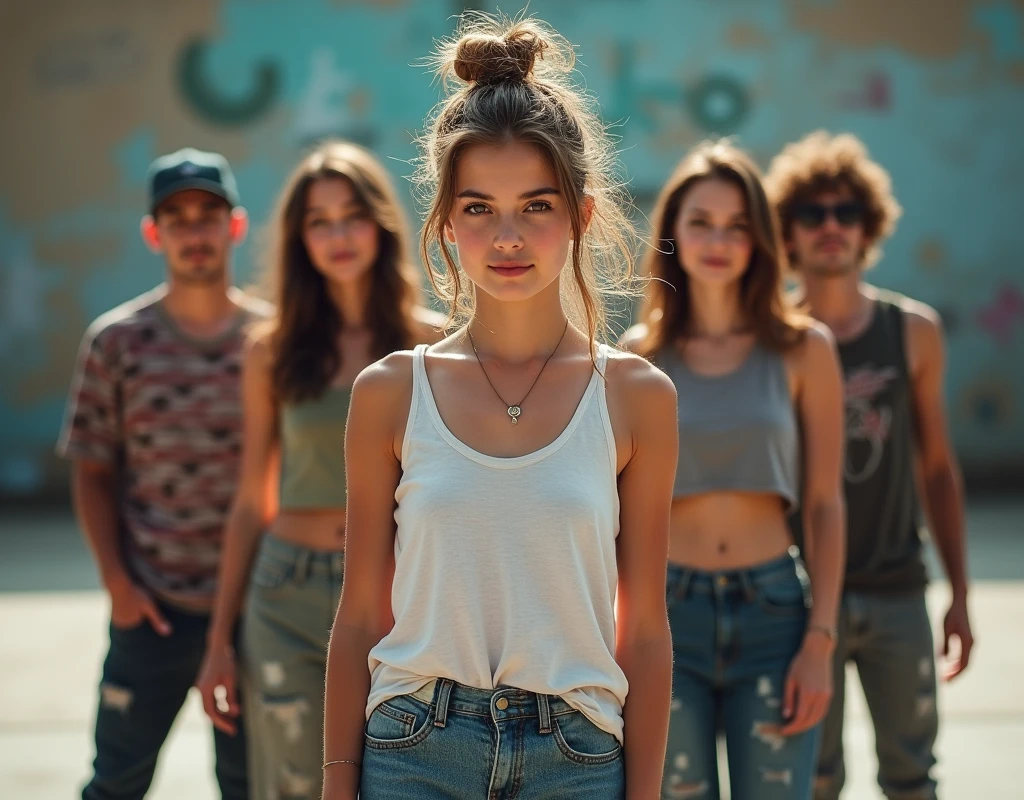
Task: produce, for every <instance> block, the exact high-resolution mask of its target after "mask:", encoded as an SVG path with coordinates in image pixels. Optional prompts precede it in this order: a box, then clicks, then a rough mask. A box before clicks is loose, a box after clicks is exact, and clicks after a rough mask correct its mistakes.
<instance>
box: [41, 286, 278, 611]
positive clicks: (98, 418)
mask: <svg viewBox="0 0 1024 800" xmlns="http://www.w3.org/2000/svg"><path fill="white" fill-rule="evenodd" d="M165 293H166V289H165V288H164V287H158V288H157V289H155V290H153V291H151V292H147V293H146V294H144V295H142V296H141V297H138V298H136V299H135V300H131V301H129V302H127V303H125V304H124V305H121V306H119V307H118V308H115V309H114V310H112V311H110V312H108V313H106V314H104V315H103V316H101V317H100V318H99V319H97V320H96V321H95V322H94V323H93V324H92V325H91V326H90V327H89V330H88V331H86V334H85V337H84V339H83V341H82V346H81V350H80V352H79V356H78V363H77V366H76V369H75V375H74V380H73V383H72V389H71V396H70V398H69V402H68V408H67V414H66V417H65V421H64V428H63V430H62V432H61V438H60V443H59V444H58V448H57V449H58V452H59V453H60V454H61V455H62V456H64V457H65V458H71V459H89V460H95V461H104V462H110V463H114V464H116V465H117V467H118V476H119V485H120V493H119V498H118V499H119V507H120V521H121V532H120V533H121V536H122V541H123V544H124V555H125V560H126V563H127V566H128V568H129V570H130V571H131V572H132V574H133V575H134V577H135V578H136V579H137V580H138V581H139V582H140V583H141V584H142V585H143V586H145V587H147V588H148V589H150V590H151V591H152V592H153V593H154V594H155V595H157V596H158V597H160V598H161V599H163V600H165V601H167V602H169V603H172V604H174V605H176V606H180V607H183V608H186V609H193V610H207V609H209V608H210V606H211V605H212V602H213V595H214V590H215V588H216V578H217V566H218V563H219V561H220V553H221V541H222V537H223V529H224V523H225V521H226V518H227V514H228V510H229V508H230V506H231V502H232V499H233V496H234V493H235V488H236V482H237V479H238V471H239V463H240V458H239V456H240V453H241V439H242V403H241V380H240V375H241V366H242V358H243V346H244V343H245V337H246V332H247V328H248V327H249V325H250V324H251V323H253V322H255V321H258V320H260V319H262V318H265V317H266V316H267V315H268V314H269V311H270V309H269V306H267V304H265V303H263V302H262V301H260V300H256V299H254V298H251V297H248V296H247V295H245V294H243V293H242V292H239V291H234V292H233V294H232V299H233V300H234V301H235V302H236V303H237V304H238V305H239V307H240V311H239V314H238V317H237V320H236V321H235V323H234V324H233V325H232V326H231V327H230V328H229V330H227V331H226V332H225V333H224V334H222V335H221V336H218V337H216V338H215V339H209V340H201V339H196V338H193V337H190V336H189V335H188V334H187V333H185V332H184V331H182V330H181V329H179V328H178V326H177V325H175V323H174V321H173V320H172V319H171V317H170V316H169V315H168V314H167V312H166V311H165V309H164V307H163V303H162V302H161V301H162V299H163V296H164V294H165Z"/></svg>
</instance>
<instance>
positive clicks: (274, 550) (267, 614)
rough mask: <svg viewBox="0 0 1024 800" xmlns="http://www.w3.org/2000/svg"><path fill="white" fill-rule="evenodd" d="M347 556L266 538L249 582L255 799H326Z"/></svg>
mask: <svg viewBox="0 0 1024 800" xmlns="http://www.w3.org/2000/svg"><path fill="white" fill-rule="evenodd" d="M344 567H345V555H344V553H341V552H329V551H321V550H311V549H308V548H305V547H298V546H296V545H294V544H290V543H289V542H285V541H282V540H281V539H277V538H275V537H273V536H271V535H269V534H267V535H264V537H263V541H262V542H261V544H260V551H259V555H258V556H257V557H256V564H255V566H254V567H253V571H252V577H251V578H250V580H249V598H248V602H247V603H246V608H245V617H244V621H243V625H242V661H243V664H244V672H245V677H246V687H247V688H248V697H249V714H248V729H247V730H248V735H249V763H250V765H251V767H250V781H251V789H252V793H251V796H252V800H273V798H281V800H285V798H287V800H318V799H319V797H320V795H321V794H322V792H323V758H322V757H323V749H324V680H325V678H326V674H327V641H328V639H329V637H330V633H331V625H332V623H333V622H334V612H335V610H336V609H337V607H338V597H339V595H340V594H341V579H342V575H343V574H344Z"/></svg>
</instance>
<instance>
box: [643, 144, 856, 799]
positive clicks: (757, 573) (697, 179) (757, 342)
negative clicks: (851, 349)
mask: <svg viewBox="0 0 1024 800" xmlns="http://www.w3.org/2000/svg"><path fill="white" fill-rule="evenodd" d="M652 219H653V228H654V233H653V238H654V241H653V242H652V243H651V244H652V247H651V249H650V251H649V252H648V253H647V254H646V259H645V268H646V272H647V274H648V275H649V276H650V277H651V278H652V281H651V283H650V285H649V287H648V292H647V297H646V302H645V304H644V307H643V310H642V313H641V319H642V321H641V323H640V324H639V325H637V326H635V327H634V328H632V329H630V330H629V331H628V332H627V334H626V336H625V337H624V340H623V344H624V346H626V347H628V348H629V349H632V350H634V351H636V352H639V353H641V354H643V355H645V356H647V357H649V358H650V359H651V360H652V361H653V362H654V363H655V364H657V365H658V366H659V367H661V369H662V370H664V371H665V372H666V373H667V374H668V375H669V377H671V378H672V381H673V383H674V384H675V386H676V391H677V393H678V398H679V408H678V416H679V442H680V446H679V455H678V463H677V468H676V477H675V486H674V490H673V502H672V515H671V535H670V542H669V571H668V588H667V597H668V602H669V621H670V624H671V628H672V637H673V649H674V653H675V659H674V662H675V663H674V670H673V702H672V714H671V723H670V733H669V746H668V754H667V759H666V764H665V774H664V778H663V789H662V791H663V797H666V798H670V797H708V798H716V797H718V774H717V772H718V768H717V753H716V747H715V742H716V728H717V727H718V726H719V725H720V726H721V727H722V729H724V733H725V736H726V740H727V745H728V754H729V776H730V784H731V788H732V796H733V797H734V798H736V799H737V800H749V799H750V798H757V800H773V799H776V798H777V799H780V800H781V798H787V799H789V798H809V797H810V792H811V785H812V780H813V775H814V761H815V753H816V748H817V727H816V726H817V725H818V723H819V722H820V720H821V719H822V717H823V715H824V713H825V710H826V708H827V707H828V701H829V696H830V693H831V680H832V679H831V649H832V647H833V643H834V640H835V624H836V613H837V602H838V596H839V588H840V583H841V580H842V563H843V553H844V533H843V513H842V496H841V489H840V473H839V470H840V463H841V455H842V425H843V420H842V388H841V382H840V375H839V367H838V362H837V358H836V354H835V349H834V346H833V343H832V341H831V338H830V336H829V334H828V332H827V331H826V329H824V328H823V327H821V326H819V325H817V324H816V323H813V322H812V321H810V320H809V319H807V318H805V317H803V316H801V315H798V314H797V313H795V311H794V310H793V309H791V308H789V307H788V306H787V304H786V302H785V300H784V295H783V290H782V269H783V263H784V261H783V255H782V253H783V251H782V247H781V243H780V237H779V229H778V223H777V221H776V218H775V215H774V212H773V210H772V208H771V206H770V205H769V203H768V200H767V199H766V196H765V192H764V189H763V187H762V184H761V177H760V174H759V172H758V170H757V167H756V166H755V165H754V163H753V162H752V161H751V160H750V158H749V157H747V156H746V155H745V154H744V153H743V152H742V151H740V150H738V149H736V148H735V147H733V146H731V145H729V144H726V143H710V144H705V145H702V146H700V147H698V148H696V149H695V150H694V151H692V152H691V153H690V154H689V155H688V156H687V157H686V158H685V159H684V160H683V161H682V163H681V164H680V165H679V167H678V168H677V169H676V171H675V172H674V174H673V175H672V177H671V178H670V179H669V181H668V183H667V184H666V186H665V187H664V189H663V190H662V192H661V195H660V196H659V198H658V201H657V204H656V206H655V210H654V213H653V215H652ZM801 461H802V463H803V480H802V486H801V485H800V475H799V473H800V464H801ZM798 499H799V500H800V501H802V503H803V504H804V507H805V511H804V514H805V519H806V520H807V536H806V545H807V552H806V553H805V554H804V556H805V557H806V559H807V569H806V570H805V567H804V563H803V560H802V559H801V557H800V556H799V554H798V553H797V552H796V550H795V548H794V546H793V539H792V536H791V534H790V530H789V527H788V524H787V515H788V514H789V512H790V511H791V510H792V509H793V508H794V507H795V505H796V504H797V502H798ZM808 572H809V576H808ZM812 598H813V602H812Z"/></svg>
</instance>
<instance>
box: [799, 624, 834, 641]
mask: <svg viewBox="0 0 1024 800" xmlns="http://www.w3.org/2000/svg"><path fill="white" fill-rule="evenodd" d="M812 631H817V632H818V633H823V634H825V635H826V636H827V637H828V638H829V639H830V640H831V641H833V642H835V641H838V639H839V631H837V630H836V629H835V628H833V627H831V626H829V625H808V626H807V632H808V633H811V632H812Z"/></svg>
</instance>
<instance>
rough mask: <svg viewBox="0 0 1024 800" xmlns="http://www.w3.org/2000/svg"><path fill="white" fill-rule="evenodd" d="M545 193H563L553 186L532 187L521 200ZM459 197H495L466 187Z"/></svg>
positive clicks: (523, 194) (520, 196) (482, 198)
mask: <svg viewBox="0 0 1024 800" xmlns="http://www.w3.org/2000/svg"><path fill="white" fill-rule="evenodd" d="M544 194H561V192H560V191H558V189H555V188H554V187H551V186H542V187H541V188H540V189H531V190H530V191H528V192H523V193H522V194H521V195H519V199H520V200H532V199H533V198H534V197H540V196H541V195H544ZM457 197H473V198H476V199H477V200H493V199H494V197H493V196H491V195H489V194H485V193H484V192H478V191H477V190H476V189H466V190H465V191H464V192H459V194H458V195H457Z"/></svg>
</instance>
